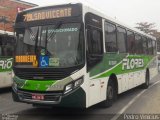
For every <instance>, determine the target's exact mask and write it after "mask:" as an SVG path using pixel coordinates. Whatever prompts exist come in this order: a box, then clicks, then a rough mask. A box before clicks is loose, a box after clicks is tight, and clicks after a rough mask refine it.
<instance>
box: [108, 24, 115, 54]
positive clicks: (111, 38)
mask: <svg viewBox="0 0 160 120" xmlns="http://www.w3.org/2000/svg"><path fill="white" fill-rule="evenodd" d="M105 47H106V52H117V40H116V26H115V25H113V24H111V23H108V22H106V23H105Z"/></svg>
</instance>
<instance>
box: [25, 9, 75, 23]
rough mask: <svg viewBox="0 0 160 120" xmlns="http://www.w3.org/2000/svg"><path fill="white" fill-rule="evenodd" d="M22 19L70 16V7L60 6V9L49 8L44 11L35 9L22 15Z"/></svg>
mask: <svg viewBox="0 0 160 120" xmlns="http://www.w3.org/2000/svg"><path fill="white" fill-rule="evenodd" d="M23 16H24V21H26V22H29V21H35V20H44V19H53V18H61V17H70V16H72V8H60V9H51V10H44V11H35V12H33V13H28V14H25V15H23Z"/></svg>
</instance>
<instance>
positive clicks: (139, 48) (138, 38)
mask: <svg viewBox="0 0 160 120" xmlns="http://www.w3.org/2000/svg"><path fill="white" fill-rule="evenodd" d="M135 48H136V53H137V54H142V53H143V40H142V37H141V36H140V35H138V34H136V35H135Z"/></svg>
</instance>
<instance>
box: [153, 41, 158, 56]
mask: <svg viewBox="0 0 160 120" xmlns="http://www.w3.org/2000/svg"><path fill="white" fill-rule="evenodd" d="M152 44H153V54H154V55H156V53H157V51H156V41H155V40H152Z"/></svg>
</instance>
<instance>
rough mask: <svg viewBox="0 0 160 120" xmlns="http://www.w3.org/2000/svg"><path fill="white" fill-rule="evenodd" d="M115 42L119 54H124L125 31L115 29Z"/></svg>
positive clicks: (119, 28) (118, 28)
mask: <svg viewBox="0 0 160 120" xmlns="http://www.w3.org/2000/svg"><path fill="white" fill-rule="evenodd" d="M117 42H118V50H119V52H120V53H125V52H126V30H125V29H123V28H121V27H117Z"/></svg>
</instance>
